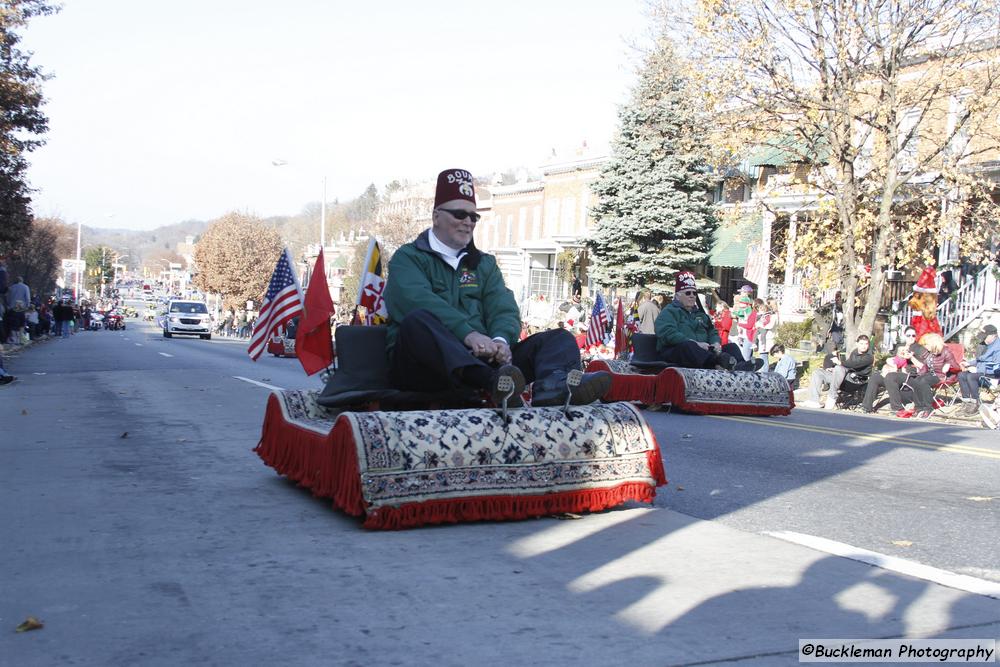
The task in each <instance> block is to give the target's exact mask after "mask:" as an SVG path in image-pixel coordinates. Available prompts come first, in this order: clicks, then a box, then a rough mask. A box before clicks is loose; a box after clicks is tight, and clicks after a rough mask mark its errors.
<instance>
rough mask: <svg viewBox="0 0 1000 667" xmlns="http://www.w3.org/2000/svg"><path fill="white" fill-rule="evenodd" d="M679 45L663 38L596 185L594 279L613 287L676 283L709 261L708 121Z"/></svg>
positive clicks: (710, 182) (647, 65)
mask: <svg viewBox="0 0 1000 667" xmlns="http://www.w3.org/2000/svg"><path fill="white" fill-rule="evenodd" d="M681 69H682V66H681V63H680V60H679V58H678V56H677V54H676V53H675V51H674V47H673V44H672V43H671V41H670V40H669V39H668V38H667V37H666V36H661V37H660V39H659V40H658V41H657V44H656V46H655V48H654V49H653V50H652V51H651V52H650V53H649V55H648V56H647V59H646V62H645V65H644V67H643V69H642V71H641V73H640V79H639V83H638V85H637V86H636V88H635V91H634V93H633V95H632V100H631V102H630V103H629V104H628V105H626V106H625V107H623V108H622V110H621V111H620V113H619V129H618V133H617V136H616V137H615V140H614V143H613V145H612V155H611V160H610V161H609V162H608V164H607V165H606V166H605V167H604V169H602V171H601V176H600V178H599V179H598V180H597V182H596V183H595V184H594V186H593V190H594V194H595V195H596V196H597V204H596V205H595V206H594V208H593V210H592V214H593V216H594V218H595V219H596V220H597V228H596V229H595V230H594V233H593V234H592V235H591V237H590V239H588V241H587V247H588V248H589V249H590V251H591V255H592V257H593V260H594V265H593V273H594V275H595V276H596V277H597V278H598V279H599V280H600V281H601V282H604V283H606V284H610V285H622V286H632V285H646V284H650V283H669V282H670V281H671V280H672V279H673V276H674V274H675V273H676V271H677V270H678V269H680V268H683V267H687V266H694V265H695V264H699V263H701V262H703V261H705V259H707V257H708V253H709V251H710V250H711V247H712V241H713V235H714V233H715V230H716V228H717V227H718V222H717V220H716V217H715V213H714V211H713V209H712V207H711V205H710V203H709V201H708V198H707V193H708V191H709V190H710V189H711V187H712V185H713V177H712V176H711V173H710V170H709V169H708V165H707V162H706V149H705V147H704V145H703V143H702V142H703V141H704V140H705V136H706V133H705V131H704V125H703V122H702V120H701V118H700V116H699V114H698V110H697V109H696V108H695V105H694V104H692V99H691V96H690V93H689V91H688V90H687V82H686V80H685V78H684V76H683V75H682V73H681Z"/></svg>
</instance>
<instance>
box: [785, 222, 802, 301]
mask: <svg viewBox="0 0 1000 667" xmlns="http://www.w3.org/2000/svg"><path fill="white" fill-rule="evenodd" d="M798 229H799V214H798V213H792V214H791V215H790V216H789V218H788V234H787V235H786V236H785V286H784V288H783V289H782V290H781V304H780V308H781V314H782V315H787V314H789V313H794V312H795V311H797V310H798V309H799V306H800V304H799V296H800V290H799V289H798V288H797V287H796V286H795V285H793V283H794V282H795V239H796V237H797V236H798Z"/></svg>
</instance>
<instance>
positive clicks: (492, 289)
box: [483, 266, 521, 344]
mask: <svg viewBox="0 0 1000 667" xmlns="http://www.w3.org/2000/svg"><path fill="white" fill-rule="evenodd" d="M483 283H484V284H483V305H484V306H485V317H484V319H485V320H486V328H487V331H486V332H485V333H486V335H488V336H489V337H490V338H496V337H498V336H499V337H501V338H503V339H504V340H506V341H507V343H508V344H513V343H516V342H517V339H518V337H519V336H520V334H521V311H520V309H519V308H518V307H517V301H516V300H515V299H514V293H513V292H511V291H510V290H509V289H507V285H505V284H504V281H503V274H502V273H501V272H500V268H499V267H497V266H494V267H493V270H492V271H490V272H489V274H488V275H487V276H485V279H484V281H483Z"/></svg>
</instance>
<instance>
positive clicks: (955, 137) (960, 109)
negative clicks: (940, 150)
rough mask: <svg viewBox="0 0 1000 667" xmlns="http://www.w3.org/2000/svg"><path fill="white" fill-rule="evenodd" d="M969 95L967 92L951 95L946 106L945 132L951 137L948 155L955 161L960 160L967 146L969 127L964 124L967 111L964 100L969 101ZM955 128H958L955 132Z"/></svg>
mask: <svg viewBox="0 0 1000 667" xmlns="http://www.w3.org/2000/svg"><path fill="white" fill-rule="evenodd" d="M970 95H971V93H969V92H968V91H964V92H961V93H959V94H957V95H952V96H951V99H950V100H949V104H948V129H947V132H948V136H950V137H951V140H950V142H949V143H948V153H949V154H950V155H951V156H953V157H954V158H956V159H957V160H961V159H962V156H963V155H964V154H965V149H966V148H968V146H969V127H968V125H967V124H966V123H967V121H968V114H969V111H968V109H967V107H966V100H968V99H969V97H970ZM959 124H961V127H959ZM956 127H957V128H958V130H957V131H956V129H955V128H956ZM953 133H954V134H953Z"/></svg>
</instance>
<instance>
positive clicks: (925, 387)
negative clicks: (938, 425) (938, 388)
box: [909, 373, 941, 412]
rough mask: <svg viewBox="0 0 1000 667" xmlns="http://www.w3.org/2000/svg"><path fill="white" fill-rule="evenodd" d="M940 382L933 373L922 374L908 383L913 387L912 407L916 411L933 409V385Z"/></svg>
mask: <svg viewBox="0 0 1000 667" xmlns="http://www.w3.org/2000/svg"><path fill="white" fill-rule="evenodd" d="M940 381H941V378H939V377H938V376H937V375H935V374H934V373H924V374H923V375H918V376H917V377H915V378H912V379H911V380H910V381H909V385H910V386H911V387H913V405H914V406H916V409H917V411H918V412H919V411H921V410H933V409H934V385H936V384H937V383H938V382H940Z"/></svg>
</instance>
